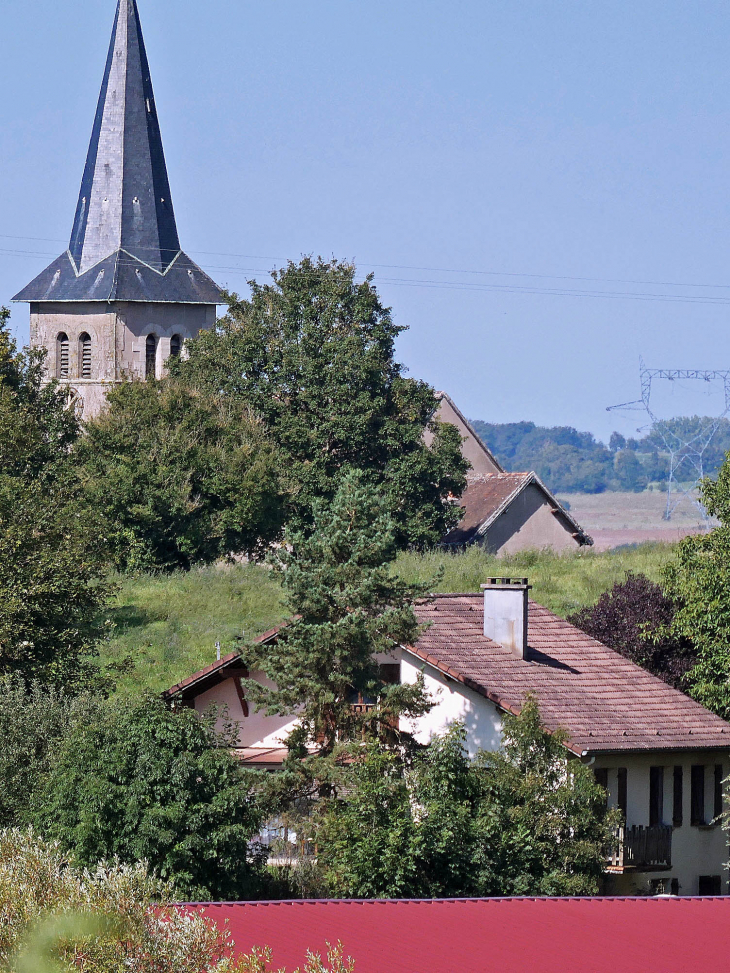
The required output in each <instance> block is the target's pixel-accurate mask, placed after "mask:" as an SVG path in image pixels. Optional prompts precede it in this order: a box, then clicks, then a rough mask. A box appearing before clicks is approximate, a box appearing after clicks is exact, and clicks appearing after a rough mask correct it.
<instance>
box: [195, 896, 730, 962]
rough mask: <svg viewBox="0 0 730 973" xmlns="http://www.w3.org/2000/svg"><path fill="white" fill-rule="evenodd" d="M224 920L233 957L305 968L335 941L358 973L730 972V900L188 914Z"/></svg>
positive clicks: (416, 904)
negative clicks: (261, 956) (259, 950)
mask: <svg viewBox="0 0 730 973" xmlns="http://www.w3.org/2000/svg"><path fill="white" fill-rule="evenodd" d="M181 908H184V909H186V910H189V909H195V910H196V911H201V912H202V913H203V914H204V915H206V916H209V917H210V918H212V919H213V920H215V921H216V922H217V923H218V924H220V925H223V924H224V923H227V927H228V929H229V931H230V933H231V936H232V938H233V940H234V942H235V952H236V954H238V955H240V954H242V953H250V952H251V950H252V949H253V947H254V946H258V947H263V946H270V947H271V949H272V951H273V957H272V967H271V968H272V969H279V968H280V967H285V968H286V969H288V970H293V969H296V968H298V967H301V966H302V965H303V964H304V960H305V959H306V953H307V950H312V951H314V952H315V953H320V954H321V955H322V956H324V955H325V954H326V950H327V943H332V944H336V943H337V942H338V941H339V942H341V943H342V945H343V947H344V952H345V956H348V955H349V956H352V958H353V959H354V961H355V971H356V973H384V971H386V970H387V973H455V971H457V970H458V971H464V973H476V971H482V970H485V971H486V970H508V971H509V973H535V971H538V970H539V971H540V973H568V971H570V973H616V970H620V971H621V973H666V971H668V970H671V973H696V971H697V970H720V969H725V968H726V966H727V930H728V927H729V926H730V897H727V898H710V897H708V898H678V897H674V896H672V897H669V896H667V897H655V898H645V897H634V898H621V899H618V898H613V899H611V898H592V899H586V898H582V899H581V898H573V899H565V898H550V899H548V898H540V899H441V900H427V901H424V900H410V901H404V900H382V899H380V900H377V899H376V900H370V901H327V900H317V901H312V900H309V901H301V900H300V901H296V902H235V903H234V902H232V903H217V904H201V905H198V906H182V907H181Z"/></svg>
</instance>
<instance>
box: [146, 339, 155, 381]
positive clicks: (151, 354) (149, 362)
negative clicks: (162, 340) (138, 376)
mask: <svg viewBox="0 0 730 973" xmlns="http://www.w3.org/2000/svg"><path fill="white" fill-rule="evenodd" d="M156 374H157V335H156V334H148V335H147V343H146V346H145V369H144V375H145V378H154V377H155V375H156Z"/></svg>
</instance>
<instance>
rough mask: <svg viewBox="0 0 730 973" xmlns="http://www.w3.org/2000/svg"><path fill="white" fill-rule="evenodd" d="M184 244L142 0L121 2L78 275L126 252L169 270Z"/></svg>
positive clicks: (86, 196) (76, 236) (86, 192)
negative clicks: (148, 51)
mask: <svg viewBox="0 0 730 973" xmlns="http://www.w3.org/2000/svg"><path fill="white" fill-rule="evenodd" d="M179 249H180V242H179V240H178V236H177V227H176V226H175V214H174V212H173V209H172V200H171V198H170V184H169V181H168V178H167V169H166V167H165V156H164V153H163V150H162V138H161V136H160V126H159V124H158V122H157V111H156V109H155V96H154V94H153V93H152V81H151V79H150V70H149V65H148V63H147V54H146V52H145V47H144V40H143V39H142V31H141V30H140V24H139V14H138V12H137V4H136V0H119V6H118V7H117V16H116V20H115V22H114V31H113V33H112V40H111V45H110V47H109V56H108V58H107V62H106V70H105V72H104V80H103V82H102V85H101V94H100V96H99V105H98V107H97V109H96V118H95V120H94V129H93V132H92V135H91V144H90V146H89V154H88V157H87V160H86V169H85V170H84V178H83V180H82V182H81V192H80V193H79V202H78V207H77V209H76V219H75V220H74V227H73V232H72V234H71V244H70V246H69V251H70V253H71V256H72V257H73V259H74V263H75V264H76V267H77V269H78V270H79V272H80V273H82V274H83V273H85V272H86V271H87V270H89V269H90V268H91V267H94V266H95V265H96V264H98V263H99V261H100V260H103V259H104V258H105V257H108V256H109V254H111V253H114V251H115V250H125V251H126V252H127V253H129V254H132V255H133V256H135V257H137V258H138V259H139V260H141V261H142V262H144V263H146V264H148V265H149V266H151V267H153V268H154V269H155V270H158V271H164V270H166V269H167V268H168V267H169V265H170V264H171V262H172V261H173V259H174V258H175V256H176V255H177V253H178V251H179Z"/></svg>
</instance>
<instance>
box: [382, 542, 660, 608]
mask: <svg viewBox="0 0 730 973" xmlns="http://www.w3.org/2000/svg"><path fill="white" fill-rule="evenodd" d="M673 550H674V548H673V547H672V545H670V544H641V545H639V546H636V547H627V548H618V549H616V550H615V551H604V552H601V553H596V552H594V551H591V550H590V549H589V550H588V551H584V550H582V551H577V552H575V553H569V554H553V553H552V552H551V551H523V552H521V553H519V554H514V555H512V556H510V557H495V556H494V555H491V554H486V553H485V552H484V551H483V550H482V549H481V548H480V547H476V546H474V547H469V548H467V549H466V550H465V551H460V552H457V553H453V554H452V553H448V552H445V551H441V550H436V551H432V552H429V553H426V554H415V553H405V554H401V555H400V556H399V557H398V561H397V564H396V571H397V572H398V574H399V575H400V576H401V577H402V578H404V579H406V580H408V581H422V582H429V581H431V579H434V578H438V576H439V573H441V579H440V580H437V581H436V582H435V583H434V585H433V590H434V591H479V585H480V584H482V583H483V582H484V581H485V580H486V579H487V578H490V577H506V576H512V577H526V578H528V579H529V581H530V584H531V585H532V586H533V590H532V597H533V598H534V599H535V601H537V602H539V603H540V604H541V605H545V607H546V608H550V609H551V610H552V611H554V612H556V613H557V614H558V615H562V616H566V615H569V614H571V612H574V611H576V610H577V609H578V608H582V607H583V606H584V605H591V604H593V603H594V602H595V601H596V600H597V599H598V597H599V596H600V595H601V594H603V592H604V591H606V590H607V589H608V588H611V587H612V586H613V584H614V583H615V582H616V581H622V580H623V579H624V578H625V577H626V572H627V571H634V572H635V573H637V574H638V573H641V574H646V575H647V576H648V577H649V578H651V579H652V580H654V581H660V580H661V572H662V568H663V567H664V565H665V564H666V563H667V561H669V560H670V559H671V557H672V554H673Z"/></svg>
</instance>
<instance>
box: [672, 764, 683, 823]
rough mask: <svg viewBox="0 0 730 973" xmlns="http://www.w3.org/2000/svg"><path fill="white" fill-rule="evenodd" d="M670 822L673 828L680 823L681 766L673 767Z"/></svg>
mask: <svg viewBox="0 0 730 973" xmlns="http://www.w3.org/2000/svg"><path fill="white" fill-rule="evenodd" d="M672 824H673V825H674V827H675V828H678V827H680V825H681V824H682V768H681V767H675V768H674V808H673V810H672Z"/></svg>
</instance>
